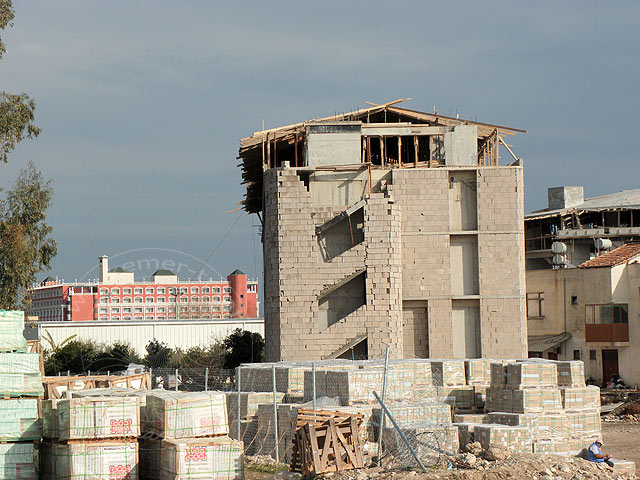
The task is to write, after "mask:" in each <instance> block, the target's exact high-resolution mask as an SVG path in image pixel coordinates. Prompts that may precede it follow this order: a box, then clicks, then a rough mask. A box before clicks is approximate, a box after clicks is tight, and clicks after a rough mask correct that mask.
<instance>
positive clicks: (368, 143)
mask: <svg viewBox="0 0 640 480" xmlns="http://www.w3.org/2000/svg"><path fill="white" fill-rule="evenodd" d="M367 163H371V137H367Z"/></svg>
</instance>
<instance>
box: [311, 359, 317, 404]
mask: <svg viewBox="0 0 640 480" xmlns="http://www.w3.org/2000/svg"><path fill="white" fill-rule="evenodd" d="M311 378H312V380H311V383H312V384H313V409H314V410H315V409H316V362H313V363H312V364H311Z"/></svg>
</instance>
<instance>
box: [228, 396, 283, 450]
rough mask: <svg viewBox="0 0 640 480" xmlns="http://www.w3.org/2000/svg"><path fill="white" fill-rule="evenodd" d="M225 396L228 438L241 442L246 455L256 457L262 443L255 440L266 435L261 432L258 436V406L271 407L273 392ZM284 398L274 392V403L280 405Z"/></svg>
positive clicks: (261, 447)
mask: <svg viewBox="0 0 640 480" xmlns="http://www.w3.org/2000/svg"><path fill="white" fill-rule="evenodd" d="M226 396H227V409H228V416H229V436H230V437H231V438H234V439H236V440H242V442H243V443H244V448H245V453H246V454H247V455H256V454H257V452H258V451H259V450H261V449H263V448H264V446H263V445H262V442H261V441H260V440H256V438H258V439H262V438H264V437H265V435H266V433H265V432H261V435H260V436H258V432H259V419H258V407H259V405H265V406H267V405H271V406H273V398H274V395H273V392H240V394H238V392H227V394H226ZM284 396H285V394H284V393H281V392H276V395H275V398H276V402H278V403H282V402H283V400H284ZM238 397H239V399H238ZM238 401H239V402H240V420H239V421H240V438H238ZM272 410H273V408H272ZM272 416H273V415H272ZM263 423H264V422H263Z"/></svg>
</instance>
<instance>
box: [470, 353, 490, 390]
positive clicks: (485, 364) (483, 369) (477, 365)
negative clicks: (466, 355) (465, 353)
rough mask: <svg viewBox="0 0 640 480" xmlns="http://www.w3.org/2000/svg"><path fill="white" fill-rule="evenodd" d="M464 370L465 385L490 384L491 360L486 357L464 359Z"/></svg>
mask: <svg viewBox="0 0 640 480" xmlns="http://www.w3.org/2000/svg"><path fill="white" fill-rule="evenodd" d="M464 372H465V376H466V379H467V385H489V384H491V360H489V359H487V358H470V359H467V360H465V361H464Z"/></svg>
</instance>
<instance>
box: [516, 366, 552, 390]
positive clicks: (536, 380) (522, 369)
mask: <svg viewBox="0 0 640 480" xmlns="http://www.w3.org/2000/svg"><path fill="white" fill-rule="evenodd" d="M507 385H508V386H509V387H511V388H521V387H556V386H557V385H558V368H557V366H556V364H555V363H551V362H517V363H510V364H508V365H507Z"/></svg>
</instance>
